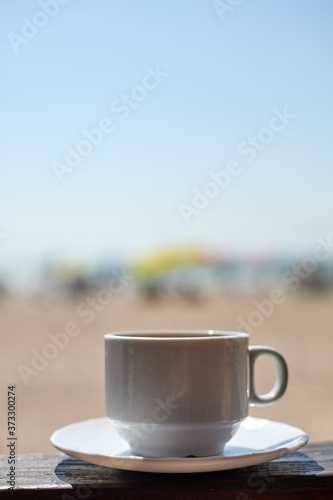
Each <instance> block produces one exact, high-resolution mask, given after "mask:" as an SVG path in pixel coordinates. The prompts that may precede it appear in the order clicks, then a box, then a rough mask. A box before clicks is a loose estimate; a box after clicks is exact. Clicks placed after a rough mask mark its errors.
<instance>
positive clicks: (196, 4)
mask: <svg viewBox="0 0 333 500" xmlns="http://www.w3.org/2000/svg"><path fill="white" fill-rule="evenodd" d="M54 2H56V0H53V5H54ZM222 3H223V2H221V3H220V5H221V4H222ZM42 4H47V1H46V0H44V1H43V0H40V1H39V2H37V1H32V0H24V1H23V0H21V1H19V0H16V1H15V2H9V1H6V2H1V5H0V56H1V62H2V64H1V69H2V76H1V83H0V85H1V94H0V96H1V97H0V98H1V116H2V120H1V123H0V134H1V139H2V140H1V143H2V147H1V150H0V158H1V184H0V199H1V215H0V234H2V235H6V237H5V238H4V237H2V241H1V243H0V254H1V260H2V261H3V262H4V263H6V262H13V261H14V260H15V259H17V260H19V259H21V260H22V259H32V260H33V259H39V258H42V257H43V258H44V257H45V256H60V257H63V258H69V257H70V258H73V259H83V260H87V261H91V260H94V259H97V258H98V257H100V256H105V255H112V256H124V257H126V258H127V257H130V256H132V255H136V254H138V253H141V252H145V251H146V250H150V249H151V248H158V247H161V246H164V245H172V244H179V243H198V244H203V245H207V246H213V247H219V248H226V249H230V250H231V251H232V250H235V251H238V252H239V251H241V252H242V251H244V252H247V251H253V250H256V249H262V248H264V249H268V250H271V251H284V250H288V249H289V250H306V249H307V248H312V247H313V246H314V244H315V240H316V237H318V236H325V235H327V234H329V233H331V231H332V230H333V227H332V221H333V210H332V208H333V207H332V186H333V169H332V159H333V151H332V137H331V136H332V121H333V118H332V117H333V105H332V88H333V67H332V46H333V44H332V41H333V40H332V38H333V35H332V29H331V21H332V15H333V4H332V2H330V1H329V0H323V1H321V2H316V1H315V0H309V1H307V2H303V1H301V0H294V1H293V2H290V1H287V0H280V1H275V2H274V1H271V2H267V1H264V0H261V1H259V0H252V1H251V2H248V1H245V0H244V1H243V2H239V5H238V6H237V7H236V6H235V7H231V10H230V11H228V12H227V13H226V14H225V15H224V16H222V17H223V19H221V18H220V17H219V15H218V13H217V11H216V7H214V3H213V2H211V1H198V0H196V1H193V0H192V1H190V0H183V1H182V2H177V3H176V2H156V1H144V2H135V1H134V0H129V1H127V2H114V1H110V2H107V1H102V0H99V1H95V2H89V1H85V0H81V1H79V0H70V1H68V2H67V4H66V2H64V4H63V5H60V4H58V3H57V4H56V5H57V6H58V7H53V8H56V9H57V12H56V13H55V15H54V17H53V18H52V17H51V16H50V15H48V14H44V15H43V14H42V16H40V15H39V17H38V14H36V13H38V12H41V11H43V9H42V7H41V5H42ZM224 4H228V0H226V1H225V2H224ZM231 4H232V2H230V5H231ZM26 19H28V21H29V22H36V20H37V24H38V22H40V23H41V24H43V23H44V25H43V26H41V27H37V28H32V29H34V36H32V37H31V38H30V39H27V38H26V37H24V36H23V35H22V33H24V34H26V31H24V29H25V28H24V26H25V25H26ZM38 20H39V21H38ZM22 30H23V31H22ZM13 33H14V34H15V35H16V36H17V35H19V36H23V38H24V40H23V41H22V38H21V39H19V38H16V39H15V40H16V42H15V43H16V45H15V43H14V42H13V36H14V35H13ZM13 45H14V46H13ZM15 47H16V50H14V48H15ZM158 67H159V68H160V71H162V72H164V73H168V76H167V77H165V78H164V79H163V81H162V82H161V83H159V84H158V86H157V87H156V88H155V89H154V90H149V91H147V95H146V97H145V98H144V99H143V100H142V101H140V102H137V103H136V104H137V106H136V107H135V109H130V113H129V116H128V117H127V118H126V119H124V120H122V119H121V117H120V115H119V114H117V113H115V112H114V111H112V103H114V101H115V99H122V97H121V96H123V95H124V94H126V95H128V94H131V92H133V89H135V88H136V87H137V86H138V85H139V86H140V85H141V86H142V81H143V79H144V78H145V76H146V75H147V68H150V69H152V70H154V69H156V68H158ZM284 108H285V109H287V110H288V112H289V113H291V114H293V115H294V116H295V118H294V119H293V120H291V121H290V124H288V125H287V126H286V127H285V128H284V130H283V131H282V132H281V133H276V134H274V137H273V139H272V140H271V142H270V143H269V144H267V145H265V147H264V148H263V150H262V151H258V152H257V154H256V157H255V159H254V160H253V161H251V162H248V161H247V160H246V158H245V157H244V156H241V155H240V154H239V152H238V148H239V145H240V144H241V143H242V142H244V141H247V140H248V138H249V137H253V136H255V137H257V135H258V133H260V131H261V130H262V129H263V128H264V127H267V126H268V124H269V122H270V120H271V118H272V116H273V115H274V111H273V110H274V109H275V110H276V109H277V110H280V111H281V110H283V109H284ZM105 118H107V119H109V120H112V121H113V123H114V127H115V129H114V131H113V132H112V133H110V134H105V136H104V139H103V142H102V143H101V144H100V145H98V146H96V147H93V148H92V151H91V154H89V155H88V156H86V157H85V158H83V159H82V161H81V163H80V165H79V166H78V167H77V168H75V169H74V170H73V171H72V172H70V173H66V174H65V175H64V176H63V177H62V179H63V182H59V180H58V178H57V176H56V175H55V172H54V168H53V167H54V164H55V162H62V163H63V164H64V162H65V156H66V148H67V147H70V148H74V149H75V148H76V147H77V145H78V143H79V142H80V141H81V140H83V139H84V136H83V135H82V131H83V130H91V129H94V128H96V127H97V126H98V124H99V123H100V121H101V120H102V119H105ZM231 160H236V161H238V162H239V163H240V164H241V173H240V174H239V175H237V176H235V177H233V178H232V179H231V182H230V183H229V184H228V185H227V186H226V187H225V188H224V189H221V190H220V192H219V194H218V196H217V197H216V198H214V199H212V200H210V201H209V204H208V206H207V207H206V208H205V209H204V210H202V211H200V213H198V214H195V215H193V216H192V217H191V218H190V220H189V222H188V223H186V222H185V221H184V219H183V217H182V215H181V213H180V209H179V206H180V205H182V204H186V205H191V204H192V201H193V196H194V194H193V190H194V189H198V190H199V191H200V190H201V191H202V190H203V189H204V187H205V185H206V184H207V182H209V180H210V178H209V172H211V171H214V172H216V171H219V170H221V169H224V168H225V166H226V164H227V163H228V162H229V161H231Z"/></svg>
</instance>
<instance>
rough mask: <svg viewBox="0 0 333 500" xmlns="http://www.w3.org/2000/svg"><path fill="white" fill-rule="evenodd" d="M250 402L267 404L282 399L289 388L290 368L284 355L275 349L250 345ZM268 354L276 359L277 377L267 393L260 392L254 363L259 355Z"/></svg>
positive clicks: (259, 404)
mask: <svg viewBox="0 0 333 500" xmlns="http://www.w3.org/2000/svg"><path fill="white" fill-rule="evenodd" d="M248 349H249V404H250V405H251V406H266V405H269V404H271V403H274V401H277V400H278V399H280V398H281V397H282V396H283V394H284V393H285V390H286V388H287V383H288V368H287V363H286V361H285V359H284V357H283V356H282V355H281V354H280V353H279V352H278V351H276V350H275V349H272V348H271V347H265V346H259V345H258V346H249V348H248ZM264 354H266V355H267V356H270V357H271V358H273V359H274V361H275V366H276V368H277V379H276V382H275V384H274V387H273V389H272V390H271V391H270V392H268V393H267V394H258V393H257V392H256V389H255V383H254V365H255V362H256V359H257V358H259V356H262V355H264Z"/></svg>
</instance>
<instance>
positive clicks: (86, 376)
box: [0, 291, 333, 453]
mask: <svg viewBox="0 0 333 500" xmlns="http://www.w3.org/2000/svg"><path fill="white" fill-rule="evenodd" d="M267 298H268V295H266V294H264V293H262V294H257V295H251V294H249V295H245V294H244V295H230V294H224V295H219V296H216V297H210V298H202V299H200V300H197V301H193V302H191V301H186V300H184V299H179V298H164V299H162V300H156V301H147V300H145V299H143V298H141V297H139V296H134V295H120V294H119V295H117V296H114V299H113V301H112V302H111V303H110V304H109V305H107V306H105V307H100V310H99V311H98V312H96V314H95V317H94V319H93V320H91V322H90V323H87V322H86V320H87V319H88V318H87V317H80V316H78V314H77V307H78V303H79V302H80V300H79V299H77V298H75V299H74V298H73V299H70V300H65V299H45V300H44V299H31V298H30V299H21V298H20V299H18V298H10V297H4V298H3V299H2V300H1V301H0V314H1V318H2V333H1V346H2V349H1V350H2V363H1V393H0V400H1V408H2V412H1V420H2V429H3V430H4V431H5V428H6V397H7V386H8V385H12V384H15V385H16V393H17V400H18V405H17V418H18V421H17V429H18V451H19V453H27V452H54V449H53V447H52V446H51V444H50V443H49V437H50V435H51V434H52V432H53V431H54V430H56V429H58V428H59V427H62V426H64V425H66V424H70V423H72V422H77V421H80V420H84V419H89V418H93V417H101V416H104V341H103V335H104V334H106V333H108V332H111V331H119V330H127V329H167V328H173V329H178V328H179V329H208V328H210V329H224V330H236V329H237V328H238V320H237V318H239V317H240V316H241V317H242V318H247V317H248V315H249V314H250V313H251V311H253V310H254V309H255V307H254V300H257V301H259V302H260V301H263V300H265V299H267ZM332 304H333V293H332V291H331V292H329V291H327V292H325V293H318V294H310V293H304V292H297V293H296V292H295V293H289V294H288V295H287V296H286V300H285V301H284V303H283V304H280V305H277V306H276V307H275V310H274V312H273V313H272V314H271V315H270V316H269V317H267V318H264V321H263V324H262V325H261V326H259V327H257V328H254V329H253V330H254V331H253V332H252V333H251V335H250V344H252V345H258V344H262V345H268V346H271V347H274V348H276V349H278V350H279V351H281V353H282V354H283V355H284V356H285V358H286V360H287V363H288V366H289V386H288V389H287V392H286V394H285V396H284V397H283V398H282V399H281V400H280V401H279V402H277V403H275V404H274V405H272V406H269V407H265V408H256V409H253V408H252V409H251V410H250V414H251V415H252V416H257V417H263V418H270V419H273V420H279V421H283V422H286V423H289V424H292V425H295V426H297V427H301V428H302V429H303V430H305V431H306V432H307V433H308V434H309V436H310V440H311V441H318V440H329V439H333V427H332V417H331V416H332V414H333V384H332V380H333V364H332V359H331V358H332V351H333V336H332V329H333V307H332ZM68 322H75V323H76V324H77V330H76V335H75V336H72V337H68V339H69V340H68V344H67V345H66V346H65V347H63V349H58V352H57V353H56V354H55V351H54V352H53V353H52V350H51V351H50V354H52V355H54V358H53V359H49V360H48V361H47V366H45V367H44V368H43V369H41V370H40V371H39V372H36V371H35V374H33V375H32V374H31V373H30V374H29V375H26V377H25V382H26V383H24V381H23V378H24V377H23V378H22V376H20V374H19V372H18V366H20V365H21V372H22V366H25V367H31V362H32V358H33V353H32V350H34V349H35V350H36V351H37V352H39V353H41V352H42V350H43V348H44V347H45V345H46V344H48V343H50V342H51V341H50V338H51V337H50V333H51V334H56V333H57V332H62V331H64V328H65V325H66V324H68ZM72 326H73V325H72ZM36 351H34V352H36ZM273 367H274V365H273V363H272V364H271V361H270V360H260V361H258V366H257V368H258V370H257V372H258V381H257V387H258V389H259V390H261V391H263V392H264V391H267V390H269V389H270V388H271V385H272V381H273V379H274V375H275V372H274V368H273ZM198 369H199V367H198ZM1 450H2V451H1V453H5V439H3V440H2V441H1Z"/></svg>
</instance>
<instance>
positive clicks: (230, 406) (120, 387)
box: [105, 330, 288, 457]
mask: <svg viewBox="0 0 333 500" xmlns="http://www.w3.org/2000/svg"><path fill="white" fill-rule="evenodd" d="M261 355H268V356H271V357H272V358H273V359H274V361H275V363H276V367H277V379H276V382H275V385H274V387H273V389H272V390H271V391H270V392H269V393H268V394H264V395H260V394H258V393H257V392H256V390H255V385H254V364H255V360H256V359H257V358H258V356H261ZM105 356H106V372H105V394H106V414H107V416H108V417H109V418H110V419H111V420H112V422H113V424H114V425H115V427H116V429H117V430H118V432H119V434H120V435H121V436H122V437H123V438H124V439H125V440H126V441H127V442H128V443H129V445H130V447H131V449H132V452H133V453H135V454H138V455H142V456H150V457H185V456H189V455H193V456H209V455H216V454H219V453H221V452H222V450H223V447H224V445H225V444H226V443H227V441H229V439H230V438H231V437H232V436H233V435H234V434H235V432H236V431H237V428H238V427H239V425H240V423H241V422H242V421H243V420H244V419H245V418H246V417H247V415H248V405H249V404H250V405H259V406H263V405H267V404H270V403H273V402H274V401H276V400H278V399H279V398H280V397H281V396H282V395H283V394H284V392H285V390H286V386H287V380H288V371H287V365H286V362H285V360H284V358H283V357H282V356H281V354H280V353H279V352H277V351H276V350H274V349H271V348H269V347H264V346H254V347H249V346H248V335H247V334H245V333H238V332H223V331H217V330H207V331H181V330H179V331H142V332H140V331H133V332H120V333H110V334H108V335H105Z"/></svg>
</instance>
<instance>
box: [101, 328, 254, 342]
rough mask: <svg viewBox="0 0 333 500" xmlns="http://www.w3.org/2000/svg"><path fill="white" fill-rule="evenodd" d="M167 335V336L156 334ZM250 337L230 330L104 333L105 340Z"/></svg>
mask: <svg viewBox="0 0 333 500" xmlns="http://www.w3.org/2000/svg"><path fill="white" fill-rule="evenodd" d="M154 334H156V335H165V336H163V337H162V336H160V337H159V336H156V337H155V336H154ZM217 338H218V339H240V338H242V339H248V338H249V335H248V334H247V333H244V332H235V331H231V330H230V331H229V330H213V329H209V330H181V329H180V330H175V329H168V330H129V331H121V332H112V333H107V334H106V335H104V339H105V340H111V339H131V340H136V339H140V340H147V341H148V340H149V341H162V342H163V341H168V340H169V341H170V340H175V341H178V340H189V339H191V340H199V341H203V340H206V341H207V340H211V339H217Z"/></svg>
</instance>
